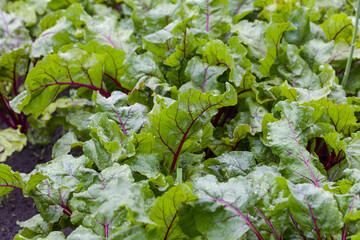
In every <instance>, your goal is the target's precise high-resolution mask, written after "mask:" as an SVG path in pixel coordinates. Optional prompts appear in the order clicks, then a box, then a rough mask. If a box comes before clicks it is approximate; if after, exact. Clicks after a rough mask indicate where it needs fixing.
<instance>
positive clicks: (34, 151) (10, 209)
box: [0, 124, 62, 240]
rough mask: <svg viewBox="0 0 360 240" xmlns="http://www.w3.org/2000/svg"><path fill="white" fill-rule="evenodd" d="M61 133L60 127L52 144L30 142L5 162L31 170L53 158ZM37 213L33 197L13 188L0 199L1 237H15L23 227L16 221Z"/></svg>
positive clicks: (26, 170) (2, 239) (18, 167)
mask: <svg viewBox="0 0 360 240" xmlns="http://www.w3.org/2000/svg"><path fill="white" fill-rule="evenodd" d="M1 125H2V124H1ZM61 135H62V130H61V129H60V128H58V129H57V130H56V132H55V134H54V136H53V139H52V143H51V144H49V145H45V146H40V145H36V146H33V145H30V144H28V145H27V146H26V147H24V149H23V150H22V151H21V152H16V153H14V154H13V155H12V156H11V157H10V158H8V160H7V161H6V162H5V164H7V165H9V166H11V168H12V170H13V171H18V172H21V173H29V172H31V171H32V170H33V169H34V168H35V166H36V165H37V164H40V163H45V162H48V161H50V160H51V150H52V146H53V145H54V143H55V142H56V141H57V139H59V137H60V136H61ZM0 200H1V199H0ZM37 213H38V211H37V209H36V206H35V204H34V201H33V200H32V199H31V198H25V197H24V196H23V195H22V191H21V190H17V189H15V190H13V191H12V192H11V193H10V194H9V195H8V197H4V199H3V201H0V239H1V240H12V239H14V236H15V235H16V234H17V233H18V231H19V230H20V229H21V228H20V226H18V225H17V224H16V222H17V221H25V220H27V219H29V218H31V217H32V216H34V215H36V214H37Z"/></svg>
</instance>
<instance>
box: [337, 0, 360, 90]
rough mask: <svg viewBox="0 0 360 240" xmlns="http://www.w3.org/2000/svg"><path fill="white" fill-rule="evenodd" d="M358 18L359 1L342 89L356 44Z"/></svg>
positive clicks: (359, 2)
mask: <svg viewBox="0 0 360 240" xmlns="http://www.w3.org/2000/svg"><path fill="white" fill-rule="evenodd" d="M359 17H360V0H358V6H357V10H356V19H355V28H354V34H353V36H352V41H351V47H350V55H349V58H348V60H347V63H346V68H345V74H344V77H343V80H342V82H341V85H342V86H343V88H345V86H346V83H347V80H348V78H349V73H350V67H351V62H352V57H353V54H354V48H355V42H356V37H357V31H358V26H359Z"/></svg>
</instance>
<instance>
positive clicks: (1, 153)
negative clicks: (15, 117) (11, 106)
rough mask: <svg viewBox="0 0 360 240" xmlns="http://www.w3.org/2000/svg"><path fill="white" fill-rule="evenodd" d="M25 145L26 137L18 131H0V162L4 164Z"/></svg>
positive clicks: (10, 129) (8, 129) (9, 129)
mask: <svg viewBox="0 0 360 240" xmlns="http://www.w3.org/2000/svg"><path fill="white" fill-rule="evenodd" d="M25 145H26V136H25V134H23V133H20V130H15V129H12V128H7V129H4V130H0V162H5V161H6V159H7V158H8V157H9V156H11V154H13V152H15V151H17V152H20V151H21V150H22V149H23V147H24V146H25Z"/></svg>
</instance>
